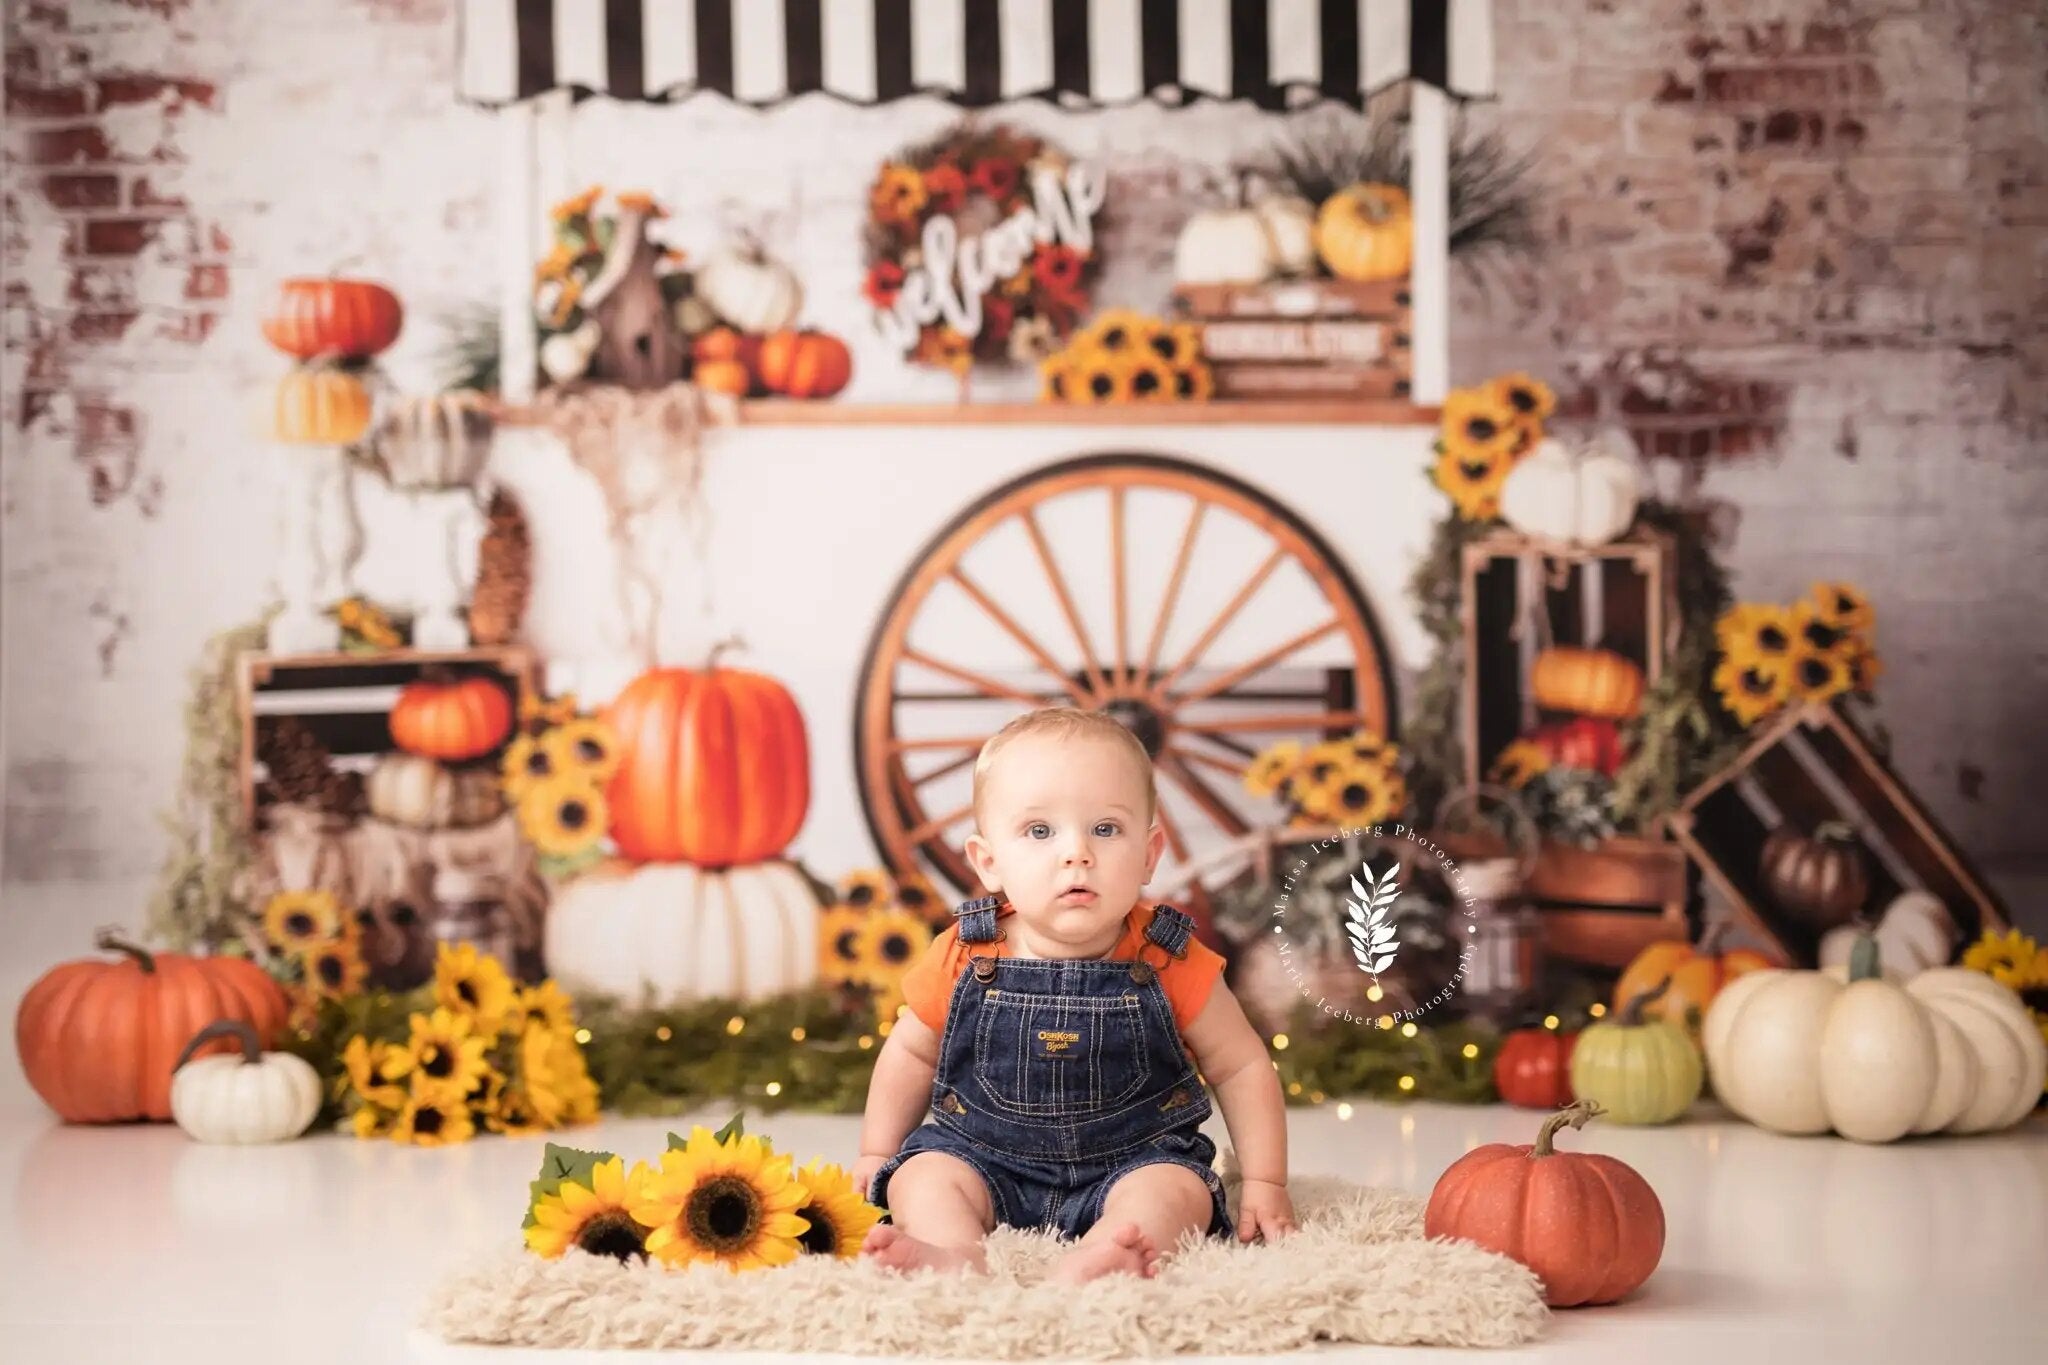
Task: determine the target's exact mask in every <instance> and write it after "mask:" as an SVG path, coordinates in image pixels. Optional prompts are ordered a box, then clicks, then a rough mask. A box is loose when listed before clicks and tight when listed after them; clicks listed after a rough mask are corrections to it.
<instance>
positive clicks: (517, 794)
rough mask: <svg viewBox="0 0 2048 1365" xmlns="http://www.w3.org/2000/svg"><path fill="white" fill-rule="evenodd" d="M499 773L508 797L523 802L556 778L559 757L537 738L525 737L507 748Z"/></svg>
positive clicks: (520, 737) (522, 736)
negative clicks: (534, 791)
mask: <svg viewBox="0 0 2048 1365" xmlns="http://www.w3.org/2000/svg"><path fill="white" fill-rule="evenodd" d="M498 774H499V779H500V782H501V785H503V787H504V788H505V795H507V796H509V797H510V798H512V800H514V801H519V800H522V799H523V798H524V797H525V796H526V794H527V793H528V792H530V791H532V790H533V789H534V788H535V787H536V786H538V785H540V784H541V783H542V782H545V781H546V780H547V779H549V778H550V777H553V776H554V775H555V755H554V753H553V752H552V751H551V750H550V749H549V748H547V746H545V745H544V744H542V742H541V741H540V740H539V739H537V738H535V737H534V736H532V735H521V736H519V737H518V738H517V739H515V740H513V741H512V743H511V744H510V745H508V746H507V747H506V749H505V757H504V758H503V759H502V760H501V766H500V767H499V769H498Z"/></svg>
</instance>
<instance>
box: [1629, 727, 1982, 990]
mask: <svg viewBox="0 0 2048 1365" xmlns="http://www.w3.org/2000/svg"><path fill="white" fill-rule="evenodd" d="M1782 820H1791V821H1795V822H1796V823H1797V824H1798V825H1799V826H1800V827H1801V828H1803V829H1806V830H1808V831H1811V830H1812V829H1813V828H1814V827H1815V826H1817V825H1818V824H1820V823H1821V822H1822V821H1825V820H1839V821H1842V822H1844V823H1846V824H1848V825H1849V826H1851V827H1852V828H1854V829H1855V831H1856V833H1857V835H1858V836H1859V837H1860V838H1861V839H1862V841H1863V845H1864V847H1865V849H1867V850H1868V851H1869V853H1870V859H1869V861H1870V869H1871V877H1870V896H1871V900H1870V908H1871V909H1872V910H1873V911H1874V912H1875V911H1881V910H1883V908H1884V907H1885V906H1886V905H1888V904H1890V902H1891V899H1892V898H1893V897H1894V896H1896V895H1898V894H1899V893H1900V892H1901V891H1906V890H1924V891H1927V892H1929V893H1930V894H1932V895H1933V896H1935V897H1936V898H1937V899H1938V900H1940V901H1941V903H1942V904H1943V905H1944V906H1946V907H1947V908H1948V912H1949V914H1950V915H1951V916H1952V917H1953V918H1954V919H1955V922H1956V927H1957V929H1958V930H1959V931H1960V933H1961V936H1962V941H1963V942H1965V943H1968V942H1970V941H1971V940H1972V939H1974V938H1976V937H1977V935H1979V934H1981V933H1982V932H1984V931H1985V930H1987V929H1991V930H2001V931H2002V930H2004V929H2006V928H2008V927H2009V926H2010V924H2011V916H2010V915H2009V914H2008V913H2007V911H2006V908H2005V906H2004V905H2003V904H2002V903H2001V902H2000V901H1999V899H1998V897H1997V896H1996V895H1995V894H1994V893H1993V892H1992V890H1991V888H1990V886H1989V885H1987V884H1986V882H1985V881H1984V879H1983V877H1982V876H1980V875H1979V874H1978V872H1977V871H1976V869H1975V868H1973V867H1972V866H1971V865H1970V863H1969V861H1968V860H1967V859H1966V858H1965V857H1964V856H1963V854H1962V852H1961V851H1960V850H1959V849H1957V848H1956V847H1955V845H1954V843H1953V842H1951V841H1950V839H1949V837H1948V836H1947V835H1946V834H1945V833H1944V832H1943V831H1942V829H1941V827H1940V826H1939V825H1937V824H1936V823H1935V822H1934V819H1933V817H1932V816H1930V815H1929V814H1928V813H1927V809H1926V807H1924V806H1922V805H1921V804H1920V802H1919V801H1918V800H1917V799H1916V798H1915V797H1914V796H1913V793H1912V792H1911V791H1910V790H1908V789H1907V787H1906V784H1905V783H1904V782H1902V781H1900V780H1899V778H1898V776H1897V775H1896V774H1895V773H1893V772H1892V771H1891V769H1890V768H1889V767H1887V766H1886V765H1885V763H1884V761H1883V760H1882V759H1880V758H1879V757H1878V756H1877V754H1876V753H1875V752H1874V751H1873V749H1872V748H1871V746H1870V743H1869V741H1868V740H1866V739H1865V738H1864V737H1863V735H1862V734H1861V733H1859V732H1858V730H1857V729H1856V726H1855V725H1854V723H1852V722H1851V721H1850V720H1849V718H1848V717H1847V716H1846V715H1844V714H1843V713H1842V712H1841V711H1840V710H1839V709H1838V708H1836V707H1834V706H1831V705H1826V704H1823V703H1817V702H1809V703H1805V704H1803V705H1800V706H1797V707H1794V708H1791V709H1789V710H1787V711H1786V712H1785V714H1784V715H1782V716H1780V717H1778V718H1777V719H1776V720H1774V721H1773V722H1771V723H1770V724H1769V725H1768V726H1766V727H1765V728H1764V730H1763V731H1762V732H1761V733H1760V734H1758V736H1757V737H1756V739H1755V740H1754V741H1753V742H1752V743H1751V744H1750V745H1749V747H1748V748H1746V749H1745V750H1744V751H1743V752H1742V753H1741V754H1740V755H1739V756H1738V757H1736V758H1735V760H1734V761H1732V762H1731V763H1730V764H1729V765H1728V766H1727V767H1726V768H1724V769H1723V770H1722V771H1721V772H1719V773H1717V774H1715V775H1714V776H1713V777H1711V778H1709V779H1707V781H1705V782H1703V783H1701V784H1700V785H1699V786H1698V787H1697V788H1695V789H1694V790H1693V791H1692V793H1691V794H1690V795H1688V796H1687V797H1686V798H1685V800H1684V801H1682V802H1681V803H1680V804H1679V808H1678V810H1677V812H1676V813H1674V814H1673V815H1672V816H1671V817H1670V819H1669V821H1668V824H1669V827H1670V829H1671V832H1672V834H1673V836H1674V837H1676V838H1677V840H1678V841H1679V843H1680V844H1681V845H1682V846H1683V847H1684V848H1685V851H1686V853H1687V854H1688V855H1689V856H1690V857H1691V859H1692V860H1693V862H1694V863H1696V864H1697V865H1698V866H1699V869H1700V871H1701V873H1702V874H1703V875H1704V876H1705V877H1706V878H1707V880H1708V881H1709V882H1710V883H1711V884H1712V885H1713V886H1714V887H1715V888H1716V889H1717V890H1718V891H1719V892H1720V893H1721V895H1722V896H1724V897H1725V898H1726V899H1727V900H1728V902H1729V904H1730V905H1731V906H1732V907H1733V909H1734V912H1735V915H1736V916H1737V918H1738V919H1739V920H1740V921H1741V922H1743V923H1744V924H1747V925H1748V926H1749V927H1750V928H1751V929H1752V930H1753V931H1755V932H1756V933H1757V934H1759V935H1761V936H1763V937H1764V938H1765V939H1766V940H1767V941H1768V942H1770V943H1772V944H1775V945H1776V946H1777V948H1778V950H1779V952H1780V953H1781V954H1782V955H1783V956H1784V957H1785V958H1786V959H1787V960H1788V961H1790V962H1793V963H1796V964H1799V965H1804V966H1812V965H1813V963H1814V961H1815V958H1816V953H1817V951H1818V947H1819V940H1818V936H1817V935H1816V934H1814V933H1813V932H1812V931H1811V930H1810V929H1808V928H1806V927H1805V926H1804V925H1801V924H1798V923H1796V922H1794V921H1792V920H1790V919H1789V918H1787V917H1785V916H1783V915H1780V914H1779V913H1778V912H1777V910H1776V908H1775V907H1774V906H1772V905H1771V903H1770V901H1769V899H1768V898H1767V897H1766V896H1765V895H1764V893H1763V889H1762V884H1761V880H1760V878H1759V876H1758V866H1759V862H1760V859H1761V857H1762V853H1763V845H1764V839H1765V838H1766V837H1767V836H1768V835H1769V834H1770V832H1771V830H1772V829H1774V828H1776V826H1777V825H1778V823H1779V822H1780V821H1782Z"/></svg>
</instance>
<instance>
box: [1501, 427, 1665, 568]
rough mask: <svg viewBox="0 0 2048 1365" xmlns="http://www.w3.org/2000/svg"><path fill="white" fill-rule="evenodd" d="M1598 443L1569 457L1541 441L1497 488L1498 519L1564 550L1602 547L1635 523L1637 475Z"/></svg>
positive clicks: (1555, 444)
mask: <svg viewBox="0 0 2048 1365" xmlns="http://www.w3.org/2000/svg"><path fill="white" fill-rule="evenodd" d="M1613 444H1616V442H1614V440H1613V438H1603V439H1602V440H1601V441H1597V442H1595V443H1594V444H1592V445H1590V446H1588V447H1587V449H1586V450H1585V452H1584V453H1582V454H1577V453H1574V452H1573V451H1572V450H1571V449H1570V447H1568V446H1566V445H1565V444H1564V442H1562V441H1559V440H1555V439H1551V438H1546V439H1544V440H1542V441H1539V442H1537V444H1536V448H1535V449H1534V450H1532V451H1530V452H1529V453H1528V454H1527V455H1525V456H1523V457H1522V458H1521V460H1520V461H1518V462H1517V463H1516V465H1515V467H1514V469H1513V470H1512V471H1511V472H1510V473H1509V474H1508V477H1507V482H1506V483H1505V484H1503V485H1502V486H1501V493H1500V514H1501V516H1502V517H1503V518H1504V519H1505V520H1506V521H1507V523H1508V525H1510V526H1512V527H1514V528H1515V529H1516V530H1517V531H1520V532H1522V533H1523V534H1525V535H1531V536H1541V537H1543V538H1545V539H1548V540H1557V541H1563V542H1564V543H1566V544H1568V545H1605V544H1606V543H1607V542H1609V541H1611V540H1614V539H1616V538H1618V537H1619V536H1621V535H1622V534H1624V533H1625V532H1626V531H1627V530H1628V528H1629V527H1630V526H1631V525H1633V524H1634V523H1635V519H1636V503H1637V502H1638V501H1639V500H1640V499H1641V497H1642V474H1641V472H1640V471H1639V470H1638V469H1637V468H1636V466H1635V463H1634V462H1633V461H1631V460H1629V459H1628V458H1627V457H1626V456H1624V455H1622V454H1620V453H1619V452H1618V451H1616V450H1615V449H1613V448H1612V447H1613Z"/></svg>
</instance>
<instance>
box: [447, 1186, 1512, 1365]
mask: <svg viewBox="0 0 2048 1365" xmlns="http://www.w3.org/2000/svg"><path fill="white" fill-rule="evenodd" d="M1218 1169H1219V1170H1220V1172H1221V1173H1222V1176H1223V1180H1224V1186H1225V1188H1226V1190H1227V1191H1228V1193H1229V1208H1230V1211H1231V1216H1232V1218H1233V1220H1234V1219H1235V1217H1236V1214H1237V1207H1238V1194H1239V1190H1240V1188H1241V1185H1240V1172H1239V1171H1238V1170H1237V1169H1236V1154H1235V1153H1234V1152H1232V1151H1231V1150H1229V1149H1228V1148H1226V1149H1225V1150H1224V1153H1223V1156H1222V1160H1221V1162H1220V1164H1219V1167H1218ZM1288 1192H1289V1193H1290V1194H1291V1195H1292V1196H1293V1197H1294V1206H1295V1212H1296V1214H1297V1215H1298V1217H1299V1220H1300V1227H1299V1230H1298V1231H1297V1232H1296V1233H1295V1234H1294V1235H1292V1236H1290V1237H1286V1238H1283V1239H1281V1240H1280V1241H1279V1242H1276V1243H1274V1244H1273V1245H1271V1246H1265V1245H1256V1244H1255V1245H1246V1244H1244V1243H1240V1242H1236V1241H1232V1242H1230V1243H1228V1244H1225V1243H1223V1242H1222V1241H1220V1240H1217V1239H1203V1238H1201V1237H1200V1236H1199V1235H1198V1234H1194V1233H1190V1234H1188V1237H1187V1239H1186V1241H1184V1242H1183V1243H1182V1245H1183V1247H1186V1246H1187V1245H1188V1243H1191V1242H1192V1243H1198V1245H1196V1246H1194V1247H1193V1249H1192V1250H1185V1251H1183V1252H1182V1253H1181V1254H1180V1255H1178V1256H1176V1257H1175V1258H1174V1259H1172V1260H1170V1261H1164V1262H1162V1263H1161V1265H1160V1269H1159V1273H1158V1275H1157V1276H1155V1277H1154V1278H1152V1279H1149V1280H1148V1279H1144V1278H1141V1277H1138V1276H1134V1275H1109V1276H1105V1277H1103V1278H1102V1279H1099V1280H1094V1281H1091V1282H1090V1283H1088V1284H1086V1285H1082V1286H1080V1287H1079V1288H1068V1287H1064V1286H1060V1285H1054V1284H1048V1283H1046V1282H1045V1272H1046V1270H1047V1268H1048V1267H1049V1266H1050V1265H1051V1263H1052V1262H1053V1260H1054V1259H1055V1258H1057V1257H1058V1255H1059V1254H1060V1251H1061V1243H1060V1242H1059V1240H1058V1238H1057V1237H1056V1236H1055V1235H1054V1234H1053V1233H1051V1232H1047V1231H1025V1230H1023V1229H1020V1228H1008V1227H1003V1228H997V1229H996V1230H995V1231H994V1232H993V1233H991V1234H990V1236H989V1240H988V1260H989V1273H988V1274H987V1275H986V1276H982V1275H974V1274H960V1273H950V1274H949V1273H941V1272H937V1271H915V1272H911V1273H909V1274H899V1273H896V1272H893V1271H888V1270H884V1269H882V1268H881V1267H879V1266H875V1265H871V1264H869V1263H867V1262H865V1261H859V1260H853V1261H848V1260H842V1259H839V1258H836V1257H834V1258H830V1259H827V1258H824V1257H818V1256H805V1257H802V1258H799V1259H798V1260H796V1261H795V1262H792V1263H791V1264H789V1265H786V1266H782V1267H779V1268H777V1269H775V1270H763V1271H753V1272H748V1273H745V1274H737V1275H736V1274H734V1273H732V1272H731V1271H728V1270H724V1269H722V1268H719V1267H716V1266H693V1267H691V1268H689V1269H687V1270H668V1269H664V1268H663V1267H661V1266H659V1265H656V1264H653V1263H644V1264H643V1263H634V1264H630V1265H621V1264H620V1263H619V1262H617V1261H614V1260H612V1259H610V1258H608V1257H597V1256H591V1255H588V1254H586V1253H584V1252H581V1251H576V1250H571V1251H569V1252H568V1253H567V1254H566V1255H565V1256H563V1257H562V1258H561V1259H560V1260H557V1261H548V1260H543V1259H541V1258H540V1257H537V1256H533V1255H530V1254H528V1253H527V1252H526V1251H524V1250H523V1249H522V1250H517V1251H507V1252H505V1253H503V1254H501V1255H497V1256H493V1257H491V1258H489V1259H487V1260H485V1261H483V1262H481V1263H479V1264H477V1265H474V1266H471V1267H468V1268H466V1269H464V1270H462V1271H461V1272H459V1273H457V1274H456V1275H454V1276H452V1277H451V1278H449V1279H448V1280H447V1281H446V1282H444V1283H443V1284H442V1285H440V1287H439V1288H438V1289H437V1290H436V1291H435V1293H434V1295H433V1297H432V1299H431V1300H430V1301H429V1303H428V1306H427V1310H426V1315H425V1317H424V1319H423V1320H422V1324H421V1325H422V1326H423V1327H425V1328H426V1329H427V1330H428V1331H431V1332H434V1333H435V1334H437V1335H439V1336H440V1337H441V1338H442V1339H444V1340H446V1341H449V1342H453V1343H462V1344H480V1345H492V1346H527V1347H556V1348H582V1349H586V1350H588V1349H593V1348H613V1349H665V1350H710V1349H723V1350H729V1351H741V1350H745V1351H803V1352H824V1351H837V1352H843V1353H848V1354H857V1355H876V1356H926V1357H956V1358H957V1357H963V1356H971V1357H978V1358H981V1359H993V1360H1041V1359H1045V1358H1048V1357H1051V1358H1055V1359H1060V1358H1067V1359H1073V1358H1080V1359H1090V1360H1100V1359H1110V1358H1117V1357H1132V1356H1163V1355H1179V1354H1218V1355H1237V1354H1258V1353H1263V1352H1275V1351H1292V1350H1299V1349H1303V1348H1306V1347H1311V1346H1314V1345H1315V1344H1317V1343H1319V1342H1368V1343H1374V1344H1379V1345H1386V1346H1517V1345H1520V1344H1522V1343H1524V1342H1527V1341H1530V1340H1531V1339H1533V1338H1534V1337H1536V1336H1537V1335H1538V1334H1539V1333H1540V1332H1541V1331H1542V1330H1543V1324H1544V1322H1545V1320H1546V1318H1547V1316H1548V1310H1547V1309H1546V1308H1545V1307H1544V1306H1543V1295H1542V1291H1541V1289H1540V1288H1539V1286H1538V1284H1537V1281H1536V1277H1535V1276H1534V1275H1533V1274H1531V1273H1530V1272H1529V1271H1528V1270H1527V1269H1525V1268H1524V1267H1522V1266H1521V1265H1518V1264H1517V1263H1515V1262H1514V1261H1511V1260H1509V1259H1508V1258H1506V1257H1505V1256H1498V1255H1495V1254H1494V1253H1492V1252H1490V1251H1482V1250H1480V1249H1479V1248H1478V1247H1475V1246H1473V1245H1471V1244H1470V1243H1466V1242H1441V1241H1439V1242H1431V1241H1425V1240H1423V1237H1422V1208H1423V1201H1422V1200H1420V1199H1417V1198H1414V1197H1413V1196H1411V1195H1405V1194H1398V1193H1395V1192H1393V1191H1389V1190H1376V1189H1369V1188H1367V1187H1365V1186H1362V1185H1356V1184H1353V1183H1351V1182H1350V1181H1346V1180H1340V1179H1335V1178H1331V1177H1319V1176H1309V1177H1297V1178H1296V1179H1294V1180H1292V1181H1290V1182H1289V1184H1288Z"/></svg>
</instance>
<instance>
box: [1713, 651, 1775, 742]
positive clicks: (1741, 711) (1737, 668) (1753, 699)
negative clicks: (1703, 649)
mask: <svg viewBox="0 0 2048 1365" xmlns="http://www.w3.org/2000/svg"><path fill="white" fill-rule="evenodd" d="M1714 690H1715V691H1716V692H1718V693H1720V694H1721V705H1722V706H1723V707H1725V708H1727V711H1728V714H1729V715H1731V716H1733V717H1735V722H1736V724H1738V725H1754V724H1756V723H1757V721H1759V720H1761V719H1762V718H1763V717H1765V716H1767V715H1769V714H1770V713H1771V712H1773V711H1775V710H1777V709H1778V708H1779V707H1781V706H1783V705H1784V704H1785V703H1786V702H1788V701H1790V700H1791V699H1792V669H1791V667H1790V665H1789V664H1787V663H1786V662H1784V661H1783V660H1779V659H1741V658H1738V657H1736V656H1734V655H1729V656H1728V657H1726V658H1724V659H1722V660H1721V662H1720V663H1719V664H1717V665H1715V667H1714Z"/></svg>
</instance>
